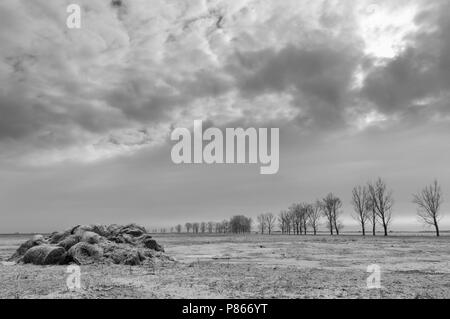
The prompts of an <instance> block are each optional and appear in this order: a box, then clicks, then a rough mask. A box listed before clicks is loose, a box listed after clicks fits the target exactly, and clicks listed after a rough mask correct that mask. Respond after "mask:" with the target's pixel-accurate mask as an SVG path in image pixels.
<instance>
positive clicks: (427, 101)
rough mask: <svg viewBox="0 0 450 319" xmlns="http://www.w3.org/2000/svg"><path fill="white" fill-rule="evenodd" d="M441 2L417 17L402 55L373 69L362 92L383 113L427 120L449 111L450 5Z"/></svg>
mask: <svg viewBox="0 0 450 319" xmlns="http://www.w3.org/2000/svg"><path fill="white" fill-rule="evenodd" d="M438 4H439V5H436V6H435V7H434V8H432V9H428V10H424V11H422V12H420V13H419V14H418V15H417V16H416V18H415V24H416V25H417V26H418V27H419V31H418V32H417V33H414V34H412V35H410V36H409V37H407V40H408V43H409V45H408V46H407V48H406V49H405V50H404V51H403V52H402V53H401V54H399V55H398V56H396V57H395V58H393V59H390V60H388V61H385V62H383V63H382V64H381V65H380V66H374V67H372V68H371V69H370V71H369V73H368V76H367V77H366V79H365V81H364V86H363V88H362V94H363V96H364V97H365V98H367V99H368V100H370V101H372V102H373V103H374V104H375V105H376V107H377V108H378V109H379V110H380V111H381V112H383V113H386V114H391V115H392V114H399V115H401V116H403V117H406V118H408V117H411V118H415V117H417V116H421V117H422V120H423V117H424V116H426V117H432V116H434V115H436V114H439V113H447V112H448V111H449V106H448V103H445V102H444V101H448V97H449V94H450V20H449V15H450V5H449V4H448V3H443V2H438Z"/></svg>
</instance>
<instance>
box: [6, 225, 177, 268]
mask: <svg viewBox="0 0 450 319" xmlns="http://www.w3.org/2000/svg"><path fill="white" fill-rule="evenodd" d="M154 258H160V259H166V260H171V258H170V257H168V256H166V255H165V254H164V249H163V247H162V246H161V245H159V244H158V243H157V242H156V241H155V240H154V239H153V238H152V236H150V235H149V234H148V233H147V230H146V229H145V228H144V227H142V226H139V225H136V224H129V225H125V226H123V225H115V224H114V225H109V226H105V225H78V226H76V227H73V228H70V229H68V230H65V231H63V232H55V233H52V234H50V235H49V236H48V237H44V236H42V235H36V236H34V237H33V238H32V239H30V240H28V241H26V242H25V243H23V244H22V245H21V246H20V247H19V248H18V249H17V251H16V252H15V253H14V254H13V255H12V256H11V258H10V259H9V260H10V261H16V262H23V263H31V264H35V265H63V264H68V263H77V264H93V263H114V264H123V265H142V264H144V263H145V262H147V261H152V260H153V259H154Z"/></svg>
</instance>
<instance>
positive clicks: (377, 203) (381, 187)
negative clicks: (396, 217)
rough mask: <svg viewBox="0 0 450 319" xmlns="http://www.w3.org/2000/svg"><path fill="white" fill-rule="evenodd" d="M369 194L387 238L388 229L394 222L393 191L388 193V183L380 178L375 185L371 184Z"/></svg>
mask: <svg viewBox="0 0 450 319" xmlns="http://www.w3.org/2000/svg"><path fill="white" fill-rule="evenodd" d="M369 193H370V197H371V204H372V205H373V208H374V210H375V212H376V215H377V217H378V218H379V220H380V222H381V224H382V225H383V230H384V236H387V235H388V228H389V225H390V223H391V221H392V207H393V205H394V199H393V197H392V191H390V190H389V191H388V190H387V186H386V183H385V182H384V181H383V180H382V179H381V178H378V180H377V181H376V182H375V184H369Z"/></svg>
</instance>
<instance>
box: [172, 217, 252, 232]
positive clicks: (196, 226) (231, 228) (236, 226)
mask: <svg viewBox="0 0 450 319" xmlns="http://www.w3.org/2000/svg"><path fill="white" fill-rule="evenodd" d="M251 225H252V219H251V218H249V217H245V216H243V215H236V216H233V217H232V218H231V219H230V220H223V221H221V222H197V223H186V224H184V229H185V230H186V232H187V233H193V234H199V233H202V234H204V233H210V234H212V233H221V234H225V233H247V232H250V231H251ZM174 230H175V231H176V232H177V233H181V232H182V231H183V226H182V225H181V224H178V225H176V226H175V228H174Z"/></svg>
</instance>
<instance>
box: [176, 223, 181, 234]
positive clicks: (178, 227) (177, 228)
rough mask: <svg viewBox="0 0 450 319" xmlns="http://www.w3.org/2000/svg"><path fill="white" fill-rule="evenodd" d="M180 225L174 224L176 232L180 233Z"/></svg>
mask: <svg viewBox="0 0 450 319" xmlns="http://www.w3.org/2000/svg"><path fill="white" fill-rule="evenodd" d="M181 228H182V227H181V225H180V224H178V225H176V226H175V230H176V231H177V233H181Z"/></svg>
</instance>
